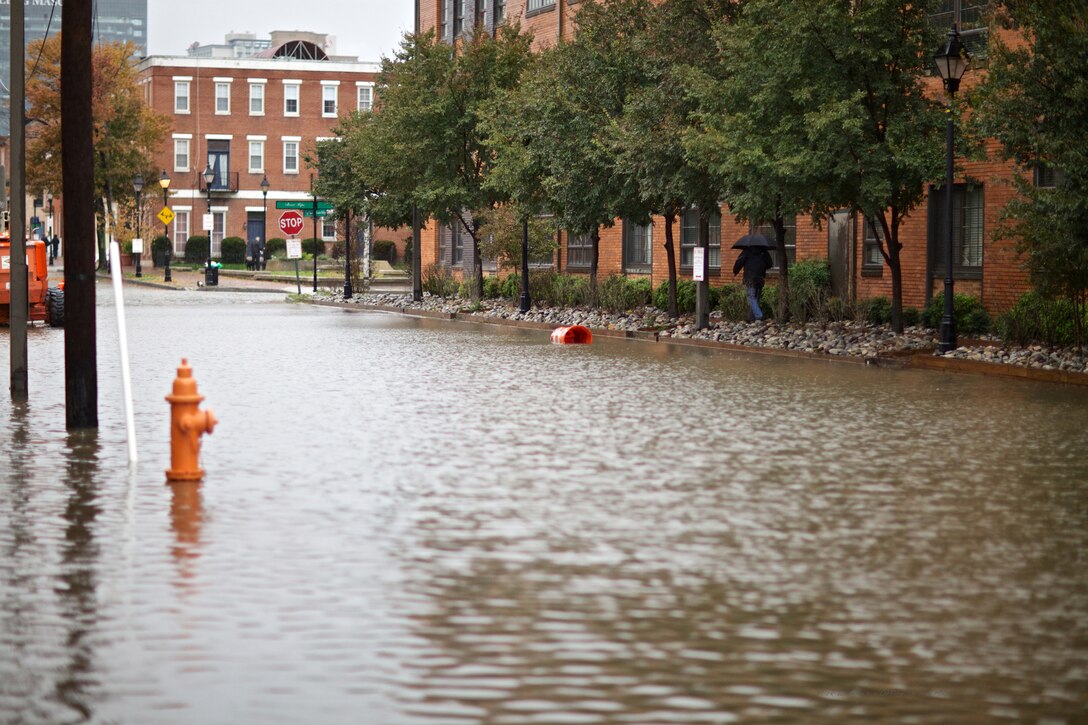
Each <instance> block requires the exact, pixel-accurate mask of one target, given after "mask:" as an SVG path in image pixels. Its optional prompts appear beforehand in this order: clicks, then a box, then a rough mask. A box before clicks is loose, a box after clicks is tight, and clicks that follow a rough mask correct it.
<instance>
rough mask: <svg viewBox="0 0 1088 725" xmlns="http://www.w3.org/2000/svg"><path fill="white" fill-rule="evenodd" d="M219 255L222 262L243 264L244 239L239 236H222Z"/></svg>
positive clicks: (244, 258) (244, 256)
mask: <svg viewBox="0 0 1088 725" xmlns="http://www.w3.org/2000/svg"><path fill="white" fill-rule="evenodd" d="M220 256H221V258H222V260H223V264H245V262H246V240H244V239H242V238H241V237H224V238H223V242H222V246H221V254H220Z"/></svg>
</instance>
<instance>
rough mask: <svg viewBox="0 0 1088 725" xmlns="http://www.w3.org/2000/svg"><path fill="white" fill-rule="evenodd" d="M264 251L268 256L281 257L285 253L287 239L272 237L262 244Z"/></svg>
mask: <svg viewBox="0 0 1088 725" xmlns="http://www.w3.org/2000/svg"><path fill="white" fill-rule="evenodd" d="M264 253H265V254H266V255H267V256H269V257H283V256H285V255H286V254H287V240H286V239H283V238H281V237H272V238H271V239H269V240H268V241H267V242H265V244H264Z"/></svg>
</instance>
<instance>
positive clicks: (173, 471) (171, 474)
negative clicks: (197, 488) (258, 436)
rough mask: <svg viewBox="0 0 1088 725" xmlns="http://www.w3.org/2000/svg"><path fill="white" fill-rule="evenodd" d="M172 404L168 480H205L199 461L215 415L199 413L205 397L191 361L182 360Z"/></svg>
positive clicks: (204, 411)
mask: <svg viewBox="0 0 1088 725" xmlns="http://www.w3.org/2000/svg"><path fill="white" fill-rule="evenodd" d="M166 400H167V402H169V403H170V468H168V469H167V470H166V480H167V481H199V480H200V479H202V478H204V469H203V468H201V467H200V466H199V465H198V464H199V462H200V436H202V435H204V434H205V433H211V432H212V429H213V428H215V424H216V423H218V422H219V421H218V420H216V417H215V414H214V413H212V411H210V410H199V409H198V407H197V406H199V405H200V402H201V401H202V400H204V396H203V395H200V394H199V393H197V391H196V380H194V379H193V369H192V368H191V367H189V361H188V360H187V359H185V358H182V359H181V367H179V368H178V376H177V377H176V378H174V392H173V394H172V395H167V396H166Z"/></svg>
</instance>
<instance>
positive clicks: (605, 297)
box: [597, 274, 650, 314]
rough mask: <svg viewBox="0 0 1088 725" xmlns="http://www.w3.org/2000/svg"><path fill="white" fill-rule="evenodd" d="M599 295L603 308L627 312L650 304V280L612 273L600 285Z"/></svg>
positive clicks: (599, 302)
mask: <svg viewBox="0 0 1088 725" xmlns="http://www.w3.org/2000/svg"><path fill="white" fill-rule="evenodd" d="M597 297H598V304H599V306H600V307H601V308H602V309H604V310H606V311H608V312H613V313H617V314H618V313H623V312H627V311H628V310H632V309H634V308H636V307H641V306H642V305H646V304H649V302H650V280H648V279H646V278H644V277H642V278H636V279H630V278H628V277H624V276H622V275H618V274H610V275H608V277H606V278H605V280H604V281H603V282H601V284H600V285H599V286H598V289H597Z"/></svg>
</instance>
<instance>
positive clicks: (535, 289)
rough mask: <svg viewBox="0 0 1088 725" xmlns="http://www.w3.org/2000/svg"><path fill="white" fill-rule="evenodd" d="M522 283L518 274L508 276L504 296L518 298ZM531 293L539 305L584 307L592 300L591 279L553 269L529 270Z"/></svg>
mask: <svg viewBox="0 0 1088 725" xmlns="http://www.w3.org/2000/svg"><path fill="white" fill-rule="evenodd" d="M507 285H510V286H509V287H508V286H507ZM520 285H521V279H520V277H519V276H518V275H516V274H511V275H509V276H507V277H506V280H505V281H504V285H503V296H504V297H507V296H509V297H511V298H515V299H516V298H517V297H518V296H519V295H520V294H521V287H520ZM508 289H512V290H513V292H512V294H510V295H507V294H506V291H507V290H508ZM529 295H530V296H531V297H532V298H533V302H534V303H535V304H539V305H550V306H555V307H584V306H585V305H587V304H589V300H590V290H589V280H588V278H586V277H584V276H581V275H573V274H558V273H557V272H556V271H555V270H552V269H538V270H529Z"/></svg>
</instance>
